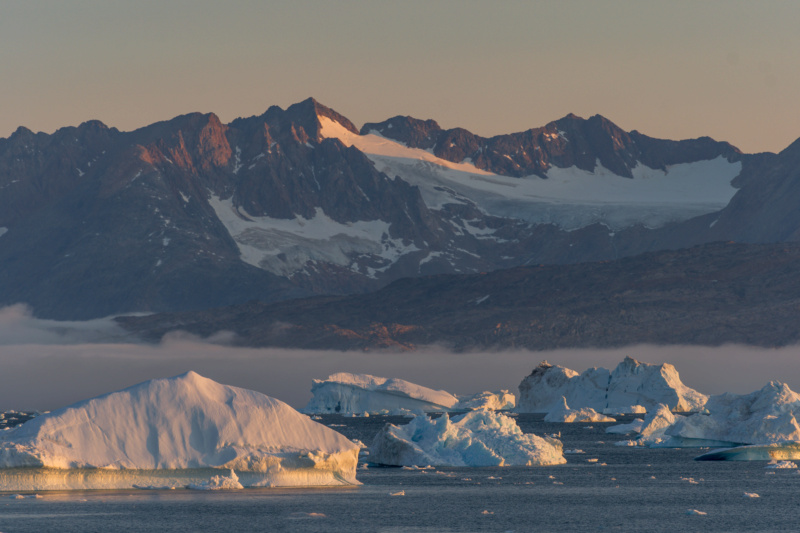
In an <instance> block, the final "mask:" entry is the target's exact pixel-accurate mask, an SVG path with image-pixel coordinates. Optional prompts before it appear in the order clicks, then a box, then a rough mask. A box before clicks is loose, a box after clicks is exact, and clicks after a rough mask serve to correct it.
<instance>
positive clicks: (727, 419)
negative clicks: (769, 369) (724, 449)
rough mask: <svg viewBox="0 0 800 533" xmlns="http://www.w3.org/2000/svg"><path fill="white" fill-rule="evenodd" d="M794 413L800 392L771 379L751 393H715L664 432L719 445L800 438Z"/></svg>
mask: <svg viewBox="0 0 800 533" xmlns="http://www.w3.org/2000/svg"><path fill="white" fill-rule="evenodd" d="M795 414H800V395H798V394H797V393H795V392H794V391H792V390H791V389H790V388H789V386H788V385H786V384H785V383H781V382H779V381H771V382H769V383H767V384H766V385H765V386H764V387H762V388H761V389H760V390H757V391H755V392H752V393H750V394H731V393H725V394H718V395H715V396H712V397H711V398H710V399H709V400H708V403H707V404H706V406H705V409H704V410H703V412H701V413H697V414H694V415H692V416H688V417H685V418H681V419H679V420H677V421H676V422H675V423H674V424H672V425H671V426H670V427H669V428H667V430H666V432H665V436H667V437H671V438H672V439H673V440H676V441H683V442H684V443H685V442H687V441H688V442H691V441H692V440H703V441H711V442H718V443H719V444H717V445H718V446H726V445H727V446H735V445H745V444H758V445H765V444H775V443H788V442H793V441H800V425H798V423H797V420H796V418H795ZM751 453H752V452H747V453H745V454H744V455H743V457H744V456H746V455H748V454H751Z"/></svg>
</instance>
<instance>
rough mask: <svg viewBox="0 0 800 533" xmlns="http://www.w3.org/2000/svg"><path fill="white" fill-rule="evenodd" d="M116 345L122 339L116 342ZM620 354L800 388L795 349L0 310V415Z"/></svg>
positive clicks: (438, 378)
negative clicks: (564, 345)
mask: <svg viewBox="0 0 800 533" xmlns="http://www.w3.org/2000/svg"><path fill="white" fill-rule="evenodd" d="M123 341H125V342H123ZM625 356H631V357H634V358H636V359H639V360H640V361H644V362H648V363H662V362H667V363H671V364H673V365H675V366H676V367H677V369H678V372H679V373H680V375H681V379H682V380H683V382H684V383H685V384H686V385H688V386H690V387H693V388H695V389H697V390H699V391H700V392H704V393H706V394H718V393H721V392H734V393H740V394H741V393H747V392H752V391H754V390H756V389H759V388H761V387H762V386H763V385H764V384H765V383H767V382H768V381H770V380H780V381H784V382H786V383H788V384H789V386H790V387H791V388H792V389H793V390H795V391H800V347H797V346H793V347H787V348H781V349H763V348H752V347H747V346H724V347H720V348H709V347H702V346H632V347H627V348H620V349H613V350H583V349H582V350H577V349H575V350H555V351H545V352H531V351H527V350H516V351H503V352H479V353H459V354H454V353H451V352H449V351H446V350H443V349H439V348H435V347H431V348H424V349H420V350H419V351H415V352H334V351H311V350H285V349H263V348H233V347H229V346H224V345H221V344H213V343H207V342H202V341H199V340H196V339H192V338H188V337H182V336H172V337H170V338H168V339H165V340H164V341H163V342H162V343H161V344H159V345H146V344H134V343H133V342H131V339H129V338H126V337H125V335H124V333H122V332H120V330H119V329H118V328H116V326H115V325H114V324H113V322H112V321H111V320H98V321H91V322H81V323H65V322H54V321H47V320H38V319H35V318H32V317H31V316H30V314H29V313H27V311H26V310H25V309H24V308H21V307H19V306H14V307H13V308H5V309H0V411H2V410H8V409H18V410H40V411H42V410H50V409H55V408H58V407H62V406H65V405H68V404H70V403H73V402H76V401H79V400H82V399H85V398H90V397H92V396H97V395H99V394H103V393H106V392H111V391H114V390H118V389H121V388H124V387H128V386H130V385H134V384H136V383H139V382H142V381H145V380H148V379H151V378H155V377H168V376H173V375H176V374H180V373H182V372H185V371H187V370H195V371H196V372H199V373H200V374H202V375H204V376H207V377H209V378H211V379H214V380H215V381H218V382H220V383H225V384H228V385H235V386H239V387H245V388H248V389H253V390H257V391H261V392H263V393H265V394H268V395H270V396H273V397H275V398H278V399H280V400H283V401H285V402H287V403H289V404H290V405H292V406H294V407H302V406H304V405H305V404H306V403H307V402H308V400H309V399H310V397H311V392H310V389H311V380H312V379H314V378H317V379H321V378H325V377H327V376H328V375H329V374H332V373H334V372H356V373H365V374H374V375H378V376H384V377H396V378H402V379H405V380H408V381H412V382H414V383H418V384H420V385H424V386H427V387H431V388H435V389H444V390H446V391H448V392H452V393H455V394H471V393H475V392H479V391H483V390H498V389H508V390H510V391H511V392H513V393H515V394H516V393H517V392H518V391H517V386H518V385H519V382H520V381H521V380H522V378H524V377H525V376H526V375H528V374H529V373H530V372H531V370H532V369H533V368H534V367H535V366H536V365H537V364H539V362H540V361H542V360H545V359H546V360H548V361H549V362H550V363H552V364H559V365H562V366H566V367H568V368H572V369H573V370H577V371H579V372H580V371H583V370H585V369H586V368H589V367H593V366H602V367H606V368H614V367H615V366H616V365H617V364H618V363H619V362H620V361H621V360H622V359H623V358H624V357H625Z"/></svg>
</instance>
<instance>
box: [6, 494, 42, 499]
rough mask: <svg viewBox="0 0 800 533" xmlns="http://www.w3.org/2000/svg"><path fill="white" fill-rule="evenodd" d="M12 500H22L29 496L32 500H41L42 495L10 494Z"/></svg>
mask: <svg viewBox="0 0 800 533" xmlns="http://www.w3.org/2000/svg"><path fill="white" fill-rule="evenodd" d="M9 498H11V499H12V500H24V499H26V498H31V499H34V500H41V499H42V498H43V496H42V495H41V494H12V495H11V496H9Z"/></svg>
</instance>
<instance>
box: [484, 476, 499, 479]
mask: <svg viewBox="0 0 800 533" xmlns="http://www.w3.org/2000/svg"><path fill="white" fill-rule="evenodd" d="M486 479H503V478H501V477H497V476H489V477H488V478H486Z"/></svg>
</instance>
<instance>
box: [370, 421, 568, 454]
mask: <svg viewBox="0 0 800 533" xmlns="http://www.w3.org/2000/svg"><path fill="white" fill-rule="evenodd" d="M369 460H370V462H372V463H376V464H382V465H394V466H426V465H433V466H510V465H524V466H536V465H557V464H563V463H566V459H565V458H564V454H563V447H562V445H561V442H560V441H558V440H556V439H552V438H549V437H545V438H542V437H538V436H536V435H533V434H530V433H529V434H523V433H522V430H521V429H520V428H519V426H517V423H516V422H515V421H514V419H513V418H511V417H508V416H505V415H503V414H501V413H496V412H492V411H471V412H469V413H467V414H464V415H458V416H454V417H453V418H452V419H451V418H450V417H449V416H448V415H447V414H444V415H442V416H440V417H439V418H436V419H431V418H430V417H428V416H427V415H420V416H417V417H415V418H414V419H413V420H411V422H409V423H408V424H407V425H405V426H396V425H394V424H386V426H384V428H383V429H382V430H381V431H380V432H378V434H377V435H376V436H375V439H374V440H373V442H372V445H371V446H370V448H369Z"/></svg>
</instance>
